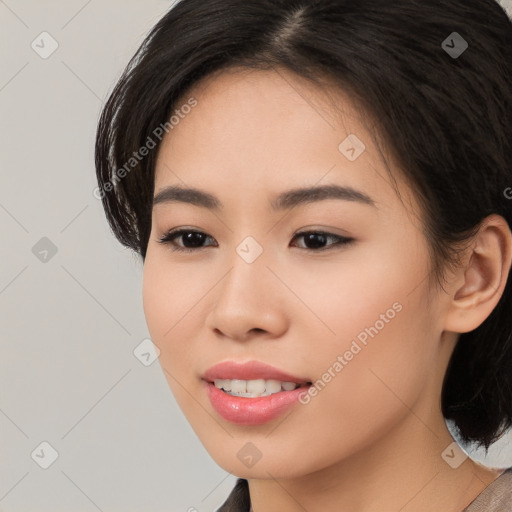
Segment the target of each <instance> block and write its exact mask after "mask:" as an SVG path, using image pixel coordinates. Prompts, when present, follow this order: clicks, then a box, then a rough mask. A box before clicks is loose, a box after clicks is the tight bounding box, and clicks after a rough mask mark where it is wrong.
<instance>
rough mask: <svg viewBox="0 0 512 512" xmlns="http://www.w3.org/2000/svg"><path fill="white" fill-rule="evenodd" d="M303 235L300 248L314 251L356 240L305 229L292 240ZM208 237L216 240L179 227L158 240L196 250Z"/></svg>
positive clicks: (187, 250)
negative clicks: (303, 244)
mask: <svg viewBox="0 0 512 512" xmlns="http://www.w3.org/2000/svg"><path fill="white" fill-rule="evenodd" d="M301 237H302V238H304V241H305V243H306V247H300V248H301V249H307V250H310V251H314V252H320V251H325V250H328V249H329V248H330V247H333V246H336V245H338V246H341V245H348V244H350V243H352V242H353V241H354V239H353V238H347V237H343V236H339V235H334V234H332V233H326V232H323V231H303V232H301V233H296V234H295V235H294V237H293V239H292V240H295V239H296V238H301ZM179 238H181V240H182V243H183V244H184V245H179V244H177V243H176V239H179ZM207 239H210V240H214V239H213V238H212V237H211V236H209V235H207V234H206V233H203V232H202V231H195V230H191V229H177V230H175V231H169V232H168V233H166V234H165V235H164V236H163V237H161V238H160V239H159V240H158V242H159V243H161V244H164V245H169V246H170V247H171V250H173V251H180V252H194V251H197V250H198V249H204V248H205V246H204V245H203V243H204V241H205V240H207ZM328 240H331V241H332V240H334V243H331V244H328V245H327V248H326V247H325V243H326V242H327V241H328ZM214 246H217V244H214Z"/></svg>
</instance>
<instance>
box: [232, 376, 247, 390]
mask: <svg viewBox="0 0 512 512" xmlns="http://www.w3.org/2000/svg"><path fill="white" fill-rule="evenodd" d="M246 386H247V381H246V380H238V379H233V380H232V381H231V392H232V393H246V392H247V388H246Z"/></svg>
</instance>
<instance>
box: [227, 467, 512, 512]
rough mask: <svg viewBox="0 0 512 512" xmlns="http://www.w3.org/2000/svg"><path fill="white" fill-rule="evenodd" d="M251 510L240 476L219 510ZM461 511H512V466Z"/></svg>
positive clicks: (245, 488) (248, 511) (247, 487)
mask: <svg viewBox="0 0 512 512" xmlns="http://www.w3.org/2000/svg"><path fill="white" fill-rule="evenodd" d="M250 510H251V499H250V497H249V485H248V483H247V480H244V479H242V478H239V479H238V480H237V482H236V485H235V487H234V488H233V490H232V491H231V494H230V495H229V497H228V499H227V500H226V501H225V502H224V504H223V505H222V506H221V507H220V508H219V509H218V510H217V512H250ZM436 512H442V511H440V510H439V511H436ZM461 512H512V467H510V468H508V469H506V470H505V471H504V472H503V473H502V474H501V475H500V476H499V477H498V478H496V479H495V480H494V481H493V482H491V483H490V484H489V485H488V486H487V487H486V488H485V489H484V490H483V491H482V492H481V493H480V494H479V495H478V496H477V497H476V498H475V499H474V500H473V501H472V502H471V503H470V504H469V505H468V506H467V507H466V508H465V509H464V510H461Z"/></svg>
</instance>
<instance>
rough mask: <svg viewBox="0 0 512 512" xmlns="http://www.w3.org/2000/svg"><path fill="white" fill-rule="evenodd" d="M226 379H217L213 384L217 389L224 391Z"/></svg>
mask: <svg viewBox="0 0 512 512" xmlns="http://www.w3.org/2000/svg"><path fill="white" fill-rule="evenodd" d="M224 382H225V380H224V379H215V380H214V381H213V383H214V384H215V387H216V388H219V389H222V388H223V387H224Z"/></svg>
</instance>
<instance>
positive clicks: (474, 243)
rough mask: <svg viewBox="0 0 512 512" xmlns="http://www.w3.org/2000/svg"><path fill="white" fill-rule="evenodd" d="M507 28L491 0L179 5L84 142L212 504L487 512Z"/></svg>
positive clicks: (495, 499)
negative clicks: (482, 457)
mask: <svg viewBox="0 0 512 512" xmlns="http://www.w3.org/2000/svg"><path fill="white" fill-rule="evenodd" d="M511 84H512V24H511V22H510V20H509V19H508V18H507V16H506V14H505V13H504V11H503V10H502V9H501V8H500V7H499V5H498V4H496V3H495V2H494V0H478V1H476V0H475V1H473V2H467V1H466V0H449V1H447V0H427V1H424V2H421V3H420V2H416V1H414V0H398V1H396V2H386V1H384V0H358V1H353V0H286V1H285V0H279V1H272V2H270V1H268V0H257V1H254V2H247V3H246V2H243V1H240V0H222V1H220V0H219V1H208V2H206V1H203V0H182V1H181V2H179V3H178V4H176V5H175V6H174V7H173V8H172V9H171V10H170V11H169V12H168V13H167V14H166V15H165V16H164V17H163V18H162V19H161V20H160V21H159V22H158V23H157V25H156V26H155V27H154V28H153V30H152V31H151V33H150V34H149V35H148V37H147V38H146V40H145V41H144V43H143V44H142V46H141V47H140V49H139V51H138V52H137V54H136V55H135V56H134V58H133V59H132V61H131V62H130V64H129V65H128V67H127V69H126V70H125V72H124V74H123V75H122V77H121V78H120V80H119V82H118V84H117V86H116V87H115V89H114V90H113V92H112V94H111V96H110V98H109V100H108V102H107V104H106V106H105V108H104V111H103V113H102V116H101V120H100V123H99V127H98V133H97V145H96V166H97V176H98V182H99V188H98V190H97V193H98V196H99V197H101V198H102V200H103V205H104V207H105V211H106V215H107V219H108V221H109V223H110V226H111V228H112V229H113V231H114V234H115V235H116V237H117V238H118V239H119V241H120V242H121V243H123V244H124V245H126V246H127V247H130V248H132V249H133V250H134V251H136V252H137V253H138V254H140V256H141V257H142V259H143V261H144V273H143V281H144V282H143V299H144V312H145V316H146V320H147V324H148V328H149V331H150V334H151V337H152V340H153V342H154V344H155V345H156V346H157V347H158V349H159V351H160V355H159V358H160V363H161V365H162V368H163V370H164V372H165V375H166V378H167V380H168V382H169V385H170V387H171V389H172V392H173V394H174V396H175V397H176V400H177V402H178V404H179V405H180V407H181V408H182V410H183V412H184V414H185V416H186V417H187V419H188V421H189V422H190V424H191V426H192V428H193V429H194V430H195V432H196V433H197V435H198V437H199V439H200V440H201V441H202V443H203V444H204V446H205V448H206V449H207V450H208V452H209V453H210V454H211V456H212V457H213V459H214V460H215V461H216V462H217V463H218V464H219V465H220V466H221V467H223V468H224V469H225V470H226V471H229V472H230V473H233V474H235V475H237V476H239V477H240V479H239V481H238V483H237V486H236V487H235V489H234V490H233V492H232V494H231V496H230V497H229V498H228V500H227V501H226V502H225V503H224V505H223V506H222V507H221V508H220V509H219V510H221V511H228V510H229V511H244V512H246V511H248V510H252V511H254V512H262V511H265V512H271V511H277V510H287V511H299V510H300V511H303V510H307V511H308V512H315V511H317V510H322V511H331V510H332V511H339V510H352V511H358V512H369V511H374V510H379V511H383V510H384V511H398V510H400V511H404V512H407V511H414V512H424V511H425V512H426V511H431V510H436V511H440V510H443V511H450V512H451V511H453V512H460V511H463V510H464V511H467V512H476V511H478V510H495V511H505V510H512V495H511V490H510V489H512V468H509V469H508V470H507V471H503V469H499V468H487V467H484V466H482V465H480V464H478V463H476V462H474V461H472V460H471V459H469V458H468V457H467V456H466V455H465V453H464V452H463V451H462V450H461V449H460V448H459V447H458V445H457V444H456V443H455V442H454V441H453V438H452V436H451V434H450V431H449V430H448V428H447V426H446V420H450V421H452V422H453V425H454V427H455V428H456V430H457V432H458V434H459V438H460V439H461V441H462V442H464V443H476V444H477V445H481V446H485V448H488V447H489V445H490V444H491V443H492V442H494V441H495V440H497V439H498V438H500V437H501V436H502V435H503V433H504V432H505V431H506V429H508V428H510V427H511V426H512V315H511V314H510V313H511V311H512V284H511V280H512V278H511V277H510V268H511V264H512V235H511V231H510V226H511V225H512V188H511V187H512V167H511V165H510V162H512V141H511V138H510V133H512V85H511Z"/></svg>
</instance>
